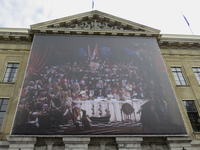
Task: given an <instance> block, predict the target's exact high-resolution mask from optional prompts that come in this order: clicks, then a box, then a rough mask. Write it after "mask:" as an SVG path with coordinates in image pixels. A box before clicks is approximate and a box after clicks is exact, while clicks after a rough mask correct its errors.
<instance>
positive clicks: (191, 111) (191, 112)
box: [183, 101, 200, 132]
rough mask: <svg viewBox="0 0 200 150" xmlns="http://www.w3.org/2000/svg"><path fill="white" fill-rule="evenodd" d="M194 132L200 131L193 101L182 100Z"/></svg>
mask: <svg viewBox="0 0 200 150" xmlns="http://www.w3.org/2000/svg"><path fill="white" fill-rule="evenodd" d="M183 103H184V106H185V108H186V111H187V114H188V117H189V119H190V123H191V125H192V128H193V131H194V132H200V118H199V114H198V111H197V108H196V106H195V103H194V101H183Z"/></svg>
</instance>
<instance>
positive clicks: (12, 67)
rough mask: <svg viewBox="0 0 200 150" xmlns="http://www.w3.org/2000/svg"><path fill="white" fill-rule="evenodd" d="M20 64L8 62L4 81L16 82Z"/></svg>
mask: <svg viewBox="0 0 200 150" xmlns="http://www.w3.org/2000/svg"><path fill="white" fill-rule="evenodd" d="M18 66H19V64H17V63H8V66H7V69H6V73H5V76H4V78H3V82H14V81H15V76H16V73H17V69H18Z"/></svg>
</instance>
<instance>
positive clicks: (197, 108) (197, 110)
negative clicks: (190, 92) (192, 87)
mask: <svg viewBox="0 0 200 150" xmlns="http://www.w3.org/2000/svg"><path fill="white" fill-rule="evenodd" d="M184 101H186V102H187V101H193V104H194V106H195V107H196V111H190V112H188V111H187V109H186V106H185V104H184ZM182 103H183V106H184V109H185V112H186V114H187V119H188V122H189V124H190V126H191V129H192V131H193V133H200V129H199V131H195V130H194V129H193V125H194V124H192V122H191V119H190V117H189V115H188V113H190V114H191V113H195V112H196V114H197V115H198V116H197V117H198V119H200V114H199V112H200V111H199V107H198V104H197V102H196V100H194V99H183V100H182ZM195 125H196V126H197V124H195ZM199 126H200V123H199ZM199 128H200V127H199Z"/></svg>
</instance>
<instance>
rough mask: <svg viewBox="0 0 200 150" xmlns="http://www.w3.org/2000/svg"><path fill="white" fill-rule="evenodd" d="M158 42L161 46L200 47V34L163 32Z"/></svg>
mask: <svg viewBox="0 0 200 150" xmlns="http://www.w3.org/2000/svg"><path fill="white" fill-rule="evenodd" d="M158 44H159V46H161V47H200V36H199V35H177V34H162V36H161V37H160V38H159V39H158Z"/></svg>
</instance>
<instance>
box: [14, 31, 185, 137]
mask: <svg viewBox="0 0 200 150" xmlns="http://www.w3.org/2000/svg"><path fill="white" fill-rule="evenodd" d="M12 134H13V135H144V134H145V135H158V134H159V135H161V134H165V135H171V134H176V135H177V134H186V130H185V127H184V123H183V120H182V117H181V114H180V112H179V108H178V104H177V102H176V98H175V95H174V92H173V89H172V86H171V84H170V81H169V77H168V74H167V71H166V68H165V65H164V63H163V60H162V56H161V52H160V50H159V47H158V44H157V41H156V39H155V38H141V37H105V36H66V35H35V37H34V41H33V45H32V50H31V53H30V58H29V62H28V67H27V70H26V75H25V77H24V83H23V89H22V92H21V97H20V99H19V104H18V108H17V112H16V117H15V122H14V125H13V130H12Z"/></svg>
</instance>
